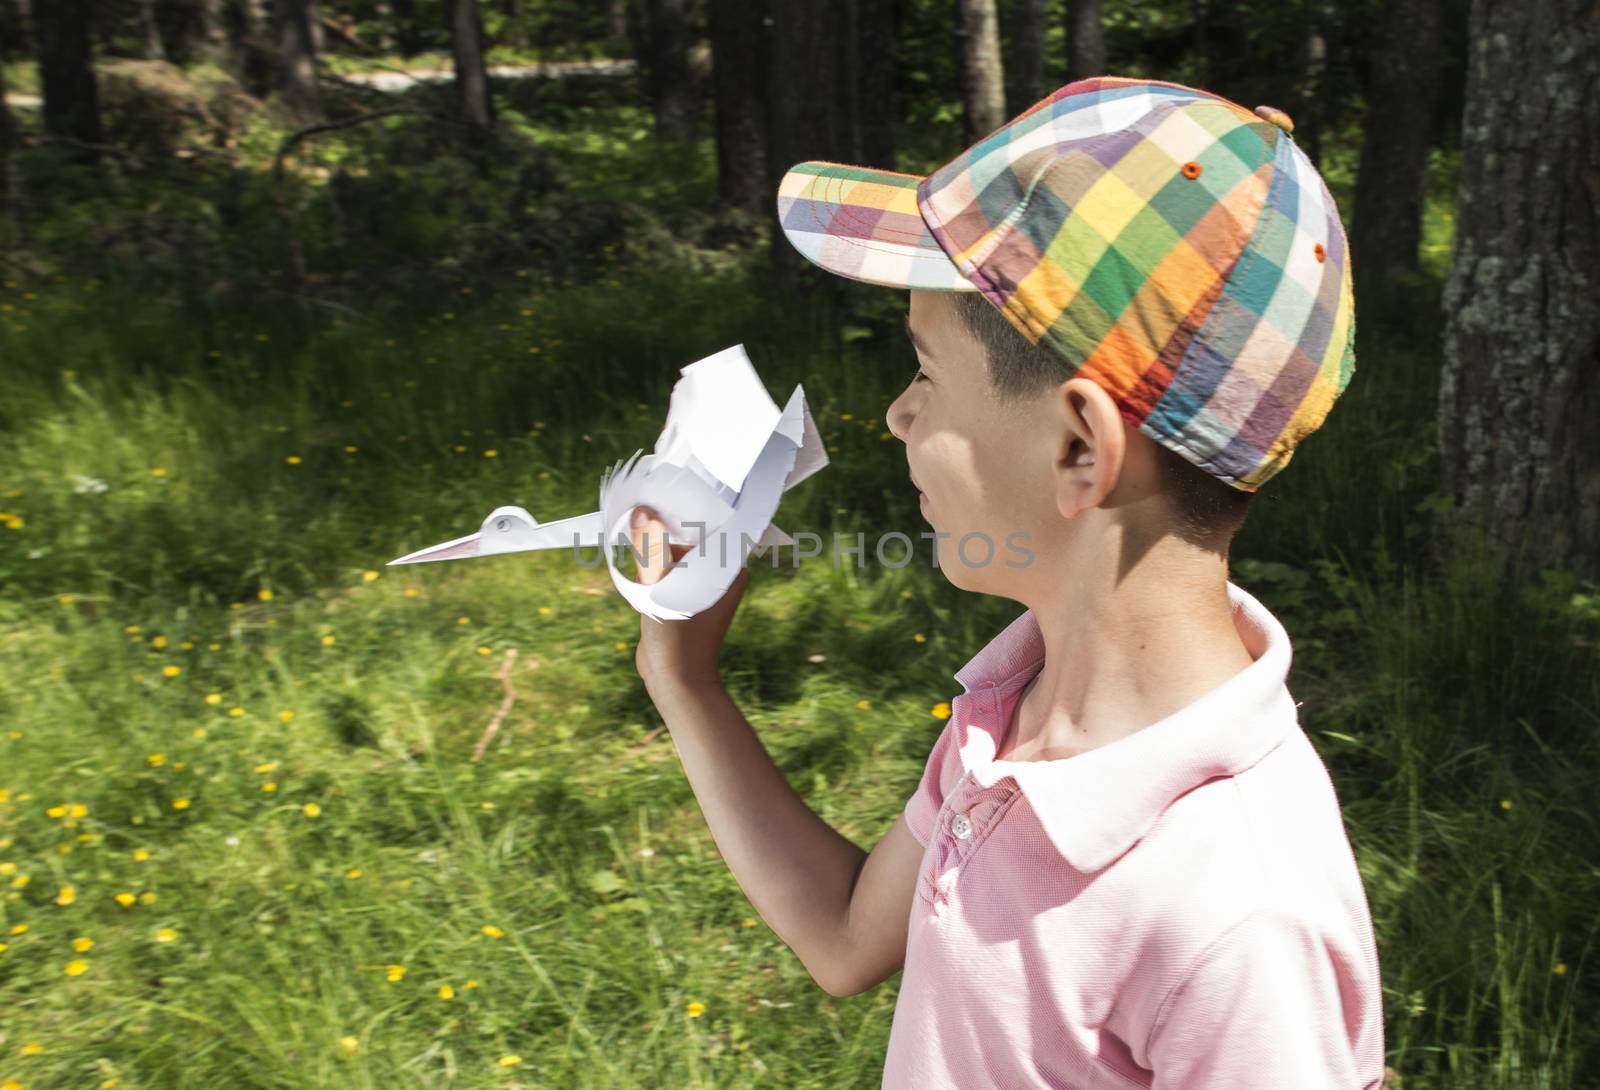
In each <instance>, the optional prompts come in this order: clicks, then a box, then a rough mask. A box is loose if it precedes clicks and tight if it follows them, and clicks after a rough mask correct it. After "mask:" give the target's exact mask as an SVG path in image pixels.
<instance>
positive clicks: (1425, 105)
mask: <svg viewBox="0 0 1600 1090" xmlns="http://www.w3.org/2000/svg"><path fill="white" fill-rule="evenodd" d="M1439 9H1440V0H1389V3H1388V7H1387V10H1386V11H1385V12H1384V18H1383V29H1382V31H1381V32H1380V33H1379V34H1378V43H1379V44H1378V50H1377V55H1376V56H1374V57H1373V63H1372V79H1371V84H1370V86H1369V88H1368V91H1367V117H1366V122H1365V124H1364V126H1363V128H1364V129H1365V134H1364V137H1363V139H1362V142H1361V165H1360V167H1359V169H1358V170H1357V173H1356V192H1355V208H1354V211H1353V217H1352V218H1353V222H1352V225H1351V229H1350V269H1351V271H1352V272H1353V273H1354V274H1355V275H1356V276H1357V277H1359V278H1360V279H1362V280H1363V281H1365V283H1366V284H1367V285H1368V286H1375V285H1377V284H1380V283H1382V282H1383V281H1384V280H1386V279H1388V278H1389V277H1390V275H1392V274H1393V273H1395V272H1415V271H1416V268H1417V243H1418V241H1419V240H1420V238H1421V233H1422V197H1423V191H1424V189H1425V188H1426V186H1427V182H1428V148H1429V146H1430V145H1431V144H1432V140H1430V139H1429V137H1430V136H1431V134H1432V132H1433V111H1434V106H1435V104H1436V103H1437V102H1438V100H1439V53H1440V40H1439V24H1440V18H1441V16H1440V10H1439Z"/></svg>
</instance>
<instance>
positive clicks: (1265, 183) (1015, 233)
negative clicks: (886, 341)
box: [778, 76, 1355, 492]
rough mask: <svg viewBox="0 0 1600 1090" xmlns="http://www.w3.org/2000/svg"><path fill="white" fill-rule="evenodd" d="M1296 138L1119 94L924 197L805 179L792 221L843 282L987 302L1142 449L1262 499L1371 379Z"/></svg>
mask: <svg viewBox="0 0 1600 1090" xmlns="http://www.w3.org/2000/svg"><path fill="white" fill-rule="evenodd" d="M1292 127H1293V124H1292V122H1290V121H1289V118H1288V116H1287V115H1286V114H1284V113H1283V112H1282V111H1281V110H1276V109H1274V108H1272V107H1265V106H1263V107H1258V108H1257V110H1256V111H1254V112H1252V111H1250V110H1246V109H1245V108H1243V107H1242V106H1239V105H1237V104H1235V103H1233V102H1230V101H1228V100H1227V99H1224V98H1222V97H1220V96H1218V95H1214V94H1211V93H1210V92H1207V91H1201V90H1197V89H1195V88H1192V87H1184V86H1182V85H1180V84H1174V83H1163V82H1158V81H1150V80H1132V79H1123V78H1120V77H1113V76H1103V77H1099V78H1096V79H1089V80H1082V81H1080V82H1078V83H1072V84H1068V85H1067V86H1065V87H1063V88H1061V89H1060V90H1058V91H1056V92H1055V93H1054V94H1052V95H1051V96H1050V97H1048V98H1046V99H1044V100H1042V101H1040V102H1039V103H1037V104H1035V105H1034V106H1033V107H1031V108H1030V109H1028V110H1027V111H1025V112H1024V113H1022V114H1020V115H1019V116H1017V117H1016V118H1014V119H1013V120H1012V121H1010V122H1008V123H1007V124H1006V125H1005V126H1003V127H1002V128H1000V129H998V130H997V131H996V132H994V133H993V134H991V135H990V136H988V137H985V138H984V139H983V140H980V141H979V142H978V143H976V144H974V145H973V146H972V147H971V148H969V149H967V151H965V152H963V153H962V154H961V155H960V156H958V157H957V158H956V159H954V160H952V161H951V162H950V163H948V164H946V165H945V166H943V167H941V168H939V169H938V170H936V171H934V172H933V173H932V174H930V175H928V176H927V177H926V178H918V177H916V176H915V175H908V174H897V173H893V172H888V171H879V170H871V169H865V168H861V167H852V166H843V165H840V164H834V163H824V162H809V163H802V164H800V165H798V166H796V167H794V168H793V169H792V170H790V171H789V172H788V173H787V174H786V175H785V177H784V179H783V181H782V184H781V185H780V187H779V193H778V212H779V218H780V222H781V223H782V225H783V229H784V232H785V234H786V235H787V236H788V238H789V240H790V241H791V242H792V243H793V244H794V245H795V247H796V248H797V249H799V251H800V252H801V253H802V254H804V255H805V256H806V257H807V258H808V259H810V260H811V261H813V262H815V263H816V264H818V265H821V266H822V267H823V268H826V269H829V270H830V271H832V272H835V273H838V274H840V275H843V276H848V277H851V278H853V279H857V280H864V281H867V282H868V283H874V284H884V285H888V286H893V287H901V288H917V289H922V290H931V291H973V290H978V291H981V292H982V293H983V294H984V296H985V297H986V298H987V299H988V300H989V301H990V302H991V303H993V304H994V305H995V306H997V307H998V308H1000V310H1001V311H1002V312H1003V313H1004V314H1005V315H1006V317H1007V318H1008V319H1009V320H1010V321H1011V323H1012V325H1014V326H1016V328H1017V329H1019V330H1020V331H1021V332H1022V333H1023V334H1024V335H1026V336H1027V337H1028V339H1029V340H1030V341H1032V342H1034V343H1036V344H1042V345H1044V346H1045V347H1046V348H1047V349H1049V350H1050V351H1052V352H1053V353H1055V354H1056V355H1057V356H1058V357H1060V358H1061V359H1062V360H1063V361H1064V362H1065V363H1066V365H1067V376H1068V377H1070V376H1073V375H1080V374H1081V375H1084V376H1086V377H1089V378H1091V379H1093V380H1094V381H1095V382H1097V383H1098V384H1099V385H1101V386H1102V387H1103V388H1104V389H1105V390H1106V391H1107V392H1108V393H1109V394H1110V395H1111V396H1112V398H1113V399H1114V400H1115V401H1116V402H1117V405H1118V407H1119V409H1120V410H1121V412H1122V414H1123V416H1124V418H1126V419H1127V420H1128V421H1129V422H1130V423H1131V424H1133V425H1134V426H1136V427H1138V428H1139V430H1140V431H1141V432H1143V433H1144V434H1146V435H1148V436H1150V437H1151V438H1152V439H1153V440H1155V441H1156V442H1158V443H1160V444H1162V445H1163V446H1165V447H1167V448H1169V449H1171V450H1173V451H1175V452H1177V453H1178V454H1179V455H1180V456H1182V457H1183V458H1185V459H1187V460H1188V461H1190V462H1192V463H1194V464H1195V465H1198V466H1199V467H1200V468H1202V469H1204V470H1205V471H1206V472H1208V473H1211V474H1212V475H1214V476H1216V477H1219V478H1221V479H1222V480H1224V481H1227V482H1228V483H1229V484H1230V485H1232V486H1233V487H1234V488H1238V489H1240V490H1242V491H1246V492H1254V491H1255V490H1256V489H1257V488H1259V487H1260V486H1261V484H1263V483H1264V482H1266V481H1267V480H1269V479H1270V478H1272V477H1273V476H1274V475H1276V474H1277V473H1278V472H1279V471H1280V470H1282V469H1283V468H1284V466H1286V465H1288V463H1289V460H1290V458H1291V457H1292V456H1293V454H1294V451H1295V448H1296V447H1297V445H1298V444H1299V443H1300V441H1301V440H1302V439H1304V438H1305V436H1306V435H1308V434H1310V433H1311V432H1312V431H1314V430H1316V429H1317V428H1318V427H1319V426H1320V425H1321V424H1322V421H1323V420H1324V418H1325V417H1326V416H1327V414H1328V410H1329V409H1330V408H1331V407H1332V405H1333V402H1334V399H1336V398H1337V397H1338V396H1339V394H1340V393H1342V392H1343V391H1344V389H1345V387H1346V386H1347V385H1348V384H1349V381H1350V378H1351V376H1352V375H1353V374H1354V371H1355V354H1354V337H1355V314H1354V301H1353V295H1352V292H1351V280H1350V266H1349V261H1348V259H1347V246H1346V242H1345V235H1344V229H1343V226H1342V225H1341V223H1340V221H1339V214H1338V209H1337V208H1336V207H1335V206H1334V202H1333V199H1332V197H1331V196H1330V195H1329V193H1328V190H1327V187H1326V185H1324V183H1323V181H1322V178H1321V176H1320V175H1318V173H1317V171H1316V168H1315V167H1313V166H1312V165H1311V162H1310V160H1308V159H1307V158H1306V156H1305V153H1303V152H1302V151H1301V150H1300V149H1299V147H1298V146H1297V145H1296V144H1295V142H1294V140H1293V139H1292V138H1291V136H1290V135H1289V130H1290V129H1292Z"/></svg>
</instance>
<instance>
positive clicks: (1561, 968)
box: [1550, 961, 1567, 976]
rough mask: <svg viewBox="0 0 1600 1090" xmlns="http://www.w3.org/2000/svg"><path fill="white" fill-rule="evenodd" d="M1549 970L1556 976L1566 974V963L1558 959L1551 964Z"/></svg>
mask: <svg viewBox="0 0 1600 1090" xmlns="http://www.w3.org/2000/svg"><path fill="white" fill-rule="evenodd" d="M1550 971H1551V972H1552V973H1554V974H1556V976H1566V975H1567V963H1566V962H1564V961H1558V962H1556V963H1555V964H1554V965H1552V966H1551V967H1550Z"/></svg>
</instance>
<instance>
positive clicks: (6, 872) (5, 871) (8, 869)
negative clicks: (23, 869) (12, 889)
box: [0, 863, 17, 877]
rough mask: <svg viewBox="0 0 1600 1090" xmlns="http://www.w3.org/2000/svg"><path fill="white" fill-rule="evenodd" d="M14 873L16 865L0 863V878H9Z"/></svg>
mask: <svg viewBox="0 0 1600 1090" xmlns="http://www.w3.org/2000/svg"><path fill="white" fill-rule="evenodd" d="M15 873H17V865H16V864H15V863H0V877H10V876H11V875H13V874H15Z"/></svg>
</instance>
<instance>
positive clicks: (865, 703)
mask: <svg viewBox="0 0 1600 1090" xmlns="http://www.w3.org/2000/svg"><path fill="white" fill-rule="evenodd" d="M856 707H857V708H858V709H860V710H861V711H866V710H867V709H868V708H870V707H872V701H870V700H858V701H856Z"/></svg>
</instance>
